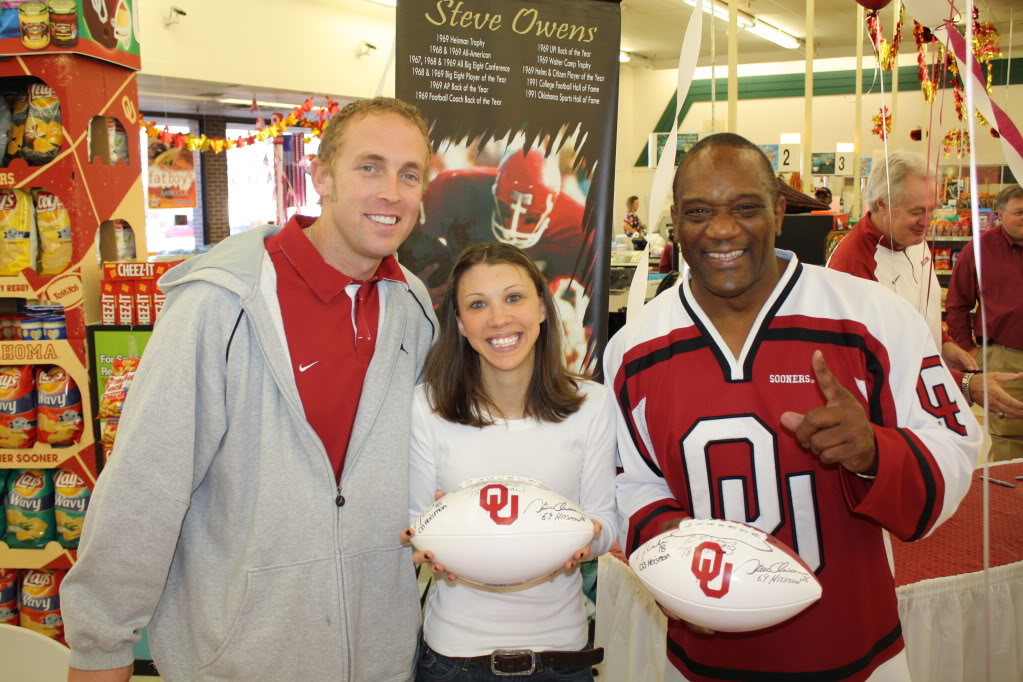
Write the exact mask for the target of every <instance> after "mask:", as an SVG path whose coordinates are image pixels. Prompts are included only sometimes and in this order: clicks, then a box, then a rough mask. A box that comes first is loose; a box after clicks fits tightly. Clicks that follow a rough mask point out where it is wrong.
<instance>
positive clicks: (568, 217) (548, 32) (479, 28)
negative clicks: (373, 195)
mask: <svg viewBox="0 0 1023 682" xmlns="http://www.w3.org/2000/svg"><path fill="white" fill-rule="evenodd" d="M620 31H621V14H620V7H619V4H618V2H617V1H606V0H530V1H528V2H527V1H524V0H429V1H427V2H421V1H419V0H399V2H398V10H397V47H396V64H397V67H396V81H395V84H396V87H395V89H396V94H397V96H398V97H399V98H401V99H404V100H406V101H408V102H411V103H413V104H415V105H416V106H418V107H419V108H420V110H421V111H422V112H423V114H424V115H425V116H426V119H427V120H428V121H429V123H430V126H431V131H430V137H431V142H432V145H433V151H434V154H433V158H432V161H431V165H430V169H429V177H430V182H429V186H428V187H427V190H426V194H425V196H424V198H423V210H422V213H421V216H420V222H419V224H418V225H417V226H416V228H415V229H414V230H413V231H412V234H411V235H410V236H409V239H408V240H407V241H406V242H405V244H404V245H403V246H402V248H401V249H400V250H399V260H400V261H401V262H402V263H403V264H404V265H405V266H406V267H408V268H410V269H411V270H412V271H413V272H415V273H416V274H417V275H418V276H419V277H420V278H422V279H423V281H424V282H425V283H426V285H427V287H429V288H430V290H431V294H432V295H433V300H434V305H438V304H439V303H440V300H441V297H442V296H443V295H444V287H445V282H446V279H447V276H448V273H449V272H450V270H451V267H452V265H453V264H454V262H455V260H456V259H457V258H458V254H459V253H460V252H461V251H462V249H463V248H464V247H465V246H466V245H468V244H472V243H475V242H492V241H502V242H506V243H508V244H514V245H516V246H518V247H519V248H521V249H523V251H524V252H525V253H526V254H527V255H528V256H529V257H530V258H532V259H533V261H534V262H535V263H537V265H538V266H539V267H540V269H541V270H542V271H543V273H544V276H545V277H546V278H547V281H548V285H549V287H550V289H551V292H552V294H553V295H554V299H555V301H556V303H557V306H558V312H559V313H560V316H561V321H562V327H563V332H564V346H565V355H566V360H567V361H568V365H569V366H570V367H571V368H573V369H576V370H580V371H583V372H585V373H591V372H593V371H594V370H595V369H596V368H597V366H598V364H599V360H600V354H601V353H602V352H603V347H604V343H605V342H606V338H605V336H606V333H607V304H608V291H607V278H608V263H609V257H610V256H609V253H610V240H611V226H612V219H613V217H612V201H613V185H614V167H615V138H616V124H617V110H618V48H619V36H620Z"/></svg>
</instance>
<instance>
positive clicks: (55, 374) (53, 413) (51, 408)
mask: <svg viewBox="0 0 1023 682" xmlns="http://www.w3.org/2000/svg"><path fill="white" fill-rule="evenodd" d="M36 403H37V406H36V412H37V413H38V417H39V427H38V429H37V430H38V436H37V438H36V440H38V441H39V442H40V443H49V444H50V445H58V446H59V445H71V444H73V443H75V442H77V441H78V439H79V438H80V437H81V436H82V426H83V422H82V394H81V392H80V391H79V390H78V386H76V385H75V380H74V379H72V378H71V377H70V376H69V375H68V373H67V372H66V371H64V368H63V367H58V366H56V365H51V366H41V367H37V368H36Z"/></svg>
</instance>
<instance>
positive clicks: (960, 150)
mask: <svg viewBox="0 0 1023 682" xmlns="http://www.w3.org/2000/svg"><path fill="white" fill-rule="evenodd" d="M941 146H942V149H943V150H944V152H945V158H946V159H947V158H949V157H951V156H952V153H953V152H955V155H956V158H957V159H961V158H963V157H964V156H965V157H968V156H969V155H970V133H969V132H968V131H966V130H964V129H962V128H952V130H950V131H948V132H947V133H945V137H944V138H943V139H942V140H941Z"/></svg>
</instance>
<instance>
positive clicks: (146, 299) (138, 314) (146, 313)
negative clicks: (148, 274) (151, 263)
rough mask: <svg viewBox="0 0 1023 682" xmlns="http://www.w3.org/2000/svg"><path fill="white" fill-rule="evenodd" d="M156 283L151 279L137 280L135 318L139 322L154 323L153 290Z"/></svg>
mask: <svg viewBox="0 0 1023 682" xmlns="http://www.w3.org/2000/svg"><path fill="white" fill-rule="evenodd" d="M155 289H156V284H155V283H154V282H150V281H149V280H145V279H142V280H139V281H138V282H135V319H136V321H137V322H138V324H153V322H154V321H155V318H154V317H153V291H154V290H155Z"/></svg>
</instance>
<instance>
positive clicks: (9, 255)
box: [0, 189, 37, 277]
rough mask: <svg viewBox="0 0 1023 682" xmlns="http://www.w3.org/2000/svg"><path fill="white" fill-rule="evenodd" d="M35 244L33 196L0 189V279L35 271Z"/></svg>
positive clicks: (22, 191) (17, 190) (22, 192)
mask: <svg viewBox="0 0 1023 682" xmlns="http://www.w3.org/2000/svg"><path fill="white" fill-rule="evenodd" d="M36 244H37V237H36V228H35V211H34V210H33V206H32V195H30V194H29V193H28V192H26V191H24V190H20V189H0V276H4V277H13V276H15V275H18V274H20V273H21V271H22V270H24V269H25V268H33V267H35V262H36Z"/></svg>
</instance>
